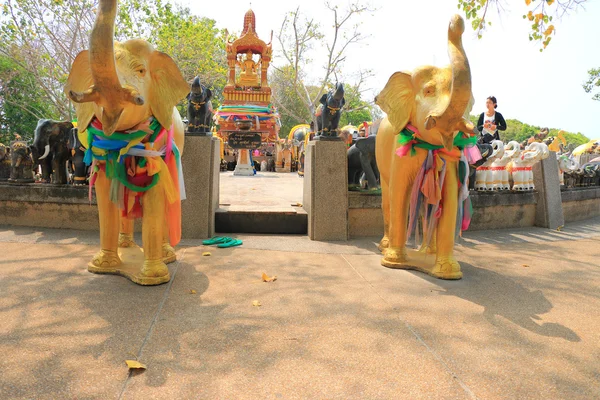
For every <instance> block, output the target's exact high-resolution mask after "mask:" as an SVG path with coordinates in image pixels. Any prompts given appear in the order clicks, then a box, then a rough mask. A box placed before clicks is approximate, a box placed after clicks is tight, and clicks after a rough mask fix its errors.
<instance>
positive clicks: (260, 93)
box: [216, 10, 280, 142]
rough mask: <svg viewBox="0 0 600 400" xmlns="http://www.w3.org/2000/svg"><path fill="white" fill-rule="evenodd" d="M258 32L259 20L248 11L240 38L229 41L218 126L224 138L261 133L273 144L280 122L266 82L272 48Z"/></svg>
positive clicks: (264, 140)
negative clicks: (238, 133) (227, 67)
mask: <svg viewBox="0 0 600 400" xmlns="http://www.w3.org/2000/svg"><path fill="white" fill-rule="evenodd" d="M255 28H256V16H255V15H254V12H253V11H252V10H248V12H246V15H245V16H244V29H243V31H242V34H241V36H240V38H239V39H236V40H234V41H227V44H226V51H227V64H228V66H229V71H228V74H227V84H226V86H225V88H224V90H223V97H224V101H223V105H222V106H221V107H220V108H219V109H218V110H217V113H216V122H217V124H218V125H219V134H220V135H221V136H227V134H228V133H231V132H238V131H240V130H241V131H250V132H253V133H261V135H262V140H263V142H274V141H276V140H277V136H278V133H279V125H280V122H279V115H278V114H277V110H276V109H275V108H274V107H273V105H272V104H271V88H270V87H269V83H268V80H267V71H268V68H269V64H270V62H271V57H272V54H273V47H272V44H271V43H269V44H267V43H265V42H264V41H263V40H261V39H260V38H259V37H258V36H257V34H256V31H255ZM272 37H273V32H271V39H272ZM256 56H258V57H256ZM236 75H237V76H236ZM250 121H251V122H250Z"/></svg>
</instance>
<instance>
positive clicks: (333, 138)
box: [313, 135, 342, 142]
mask: <svg viewBox="0 0 600 400" xmlns="http://www.w3.org/2000/svg"><path fill="white" fill-rule="evenodd" d="M313 140H317V141H318V140H321V141H323V142H336V141H340V142H341V141H342V138H341V137H339V136H320V135H319V136H315V137H314V139H313Z"/></svg>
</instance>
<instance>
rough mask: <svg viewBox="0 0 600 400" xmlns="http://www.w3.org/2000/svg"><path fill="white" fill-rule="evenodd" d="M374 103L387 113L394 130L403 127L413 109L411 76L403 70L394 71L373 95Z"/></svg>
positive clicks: (413, 96) (413, 94) (413, 97)
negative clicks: (382, 86)
mask: <svg viewBox="0 0 600 400" xmlns="http://www.w3.org/2000/svg"><path fill="white" fill-rule="evenodd" d="M375 104H377V105H378V106H379V107H380V108H381V109H382V110H383V111H384V112H385V113H386V114H387V116H388V120H389V121H390V123H391V124H392V127H393V128H394V130H396V131H398V132H400V131H401V130H402V129H404V127H405V126H406V124H407V123H408V122H409V120H410V116H411V115H412V113H413V110H414V109H415V91H414V89H413V83H412V76H411V75H410V74H408V73H405V72H396V73H394V74H393V75H392V76H391V77H390V79H389V80H388V82H387V84H386V85H385V87H384V88H383V90H382V91H381V93H379V94H378V95H377V97H375Z"/></svg>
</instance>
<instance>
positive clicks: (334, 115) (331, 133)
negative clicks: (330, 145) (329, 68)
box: [315, 83, 346, 140]
mask: <svg viewBox="0 0 600 400" xmlns="http://www.w3.org/2000/svg"><path fill="white" fill-rule="evenodd" d="M320 103H321V105H320V106H319V109H318V110H317V115H316V116H317V134H316V137H315V140H323V138H324V140H327V139H330V140H331V139H334V140H338V139H337V137H338V126H339V123H340V117H341V115H342V107H344V104H346V100H345V99H344V84H343V83H337V84H336V85H335V90H331V91H329V92H328V93H325V94H324V95H323V96H321V100H320ZM317 138H318V139H317Z"/></svg>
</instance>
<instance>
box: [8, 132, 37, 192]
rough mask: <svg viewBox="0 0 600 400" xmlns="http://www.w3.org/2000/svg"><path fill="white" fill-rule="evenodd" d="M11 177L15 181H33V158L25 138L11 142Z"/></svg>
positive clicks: (10, 179)
mask: <svg viewBox="0 0 600 400" xmlns="http://www.w3.org/2000/svg"><path fill="white" fill-rule="evenodd" d="M10 163H11V164H10V167H11V170H10V178H9V179H8V181H9V182H13V183H32V182H34V180H33V159H32V158H31V150H30V148H29V146H27V143H26V142H25V141H23V140H15V141H14V142H12V143H11V144H10Z"/></svg>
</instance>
